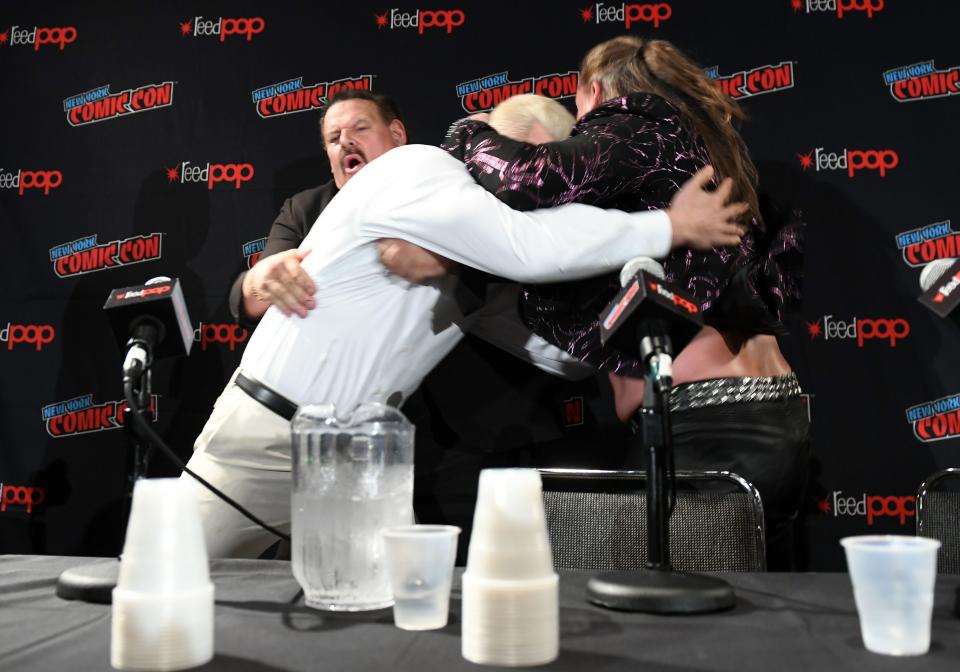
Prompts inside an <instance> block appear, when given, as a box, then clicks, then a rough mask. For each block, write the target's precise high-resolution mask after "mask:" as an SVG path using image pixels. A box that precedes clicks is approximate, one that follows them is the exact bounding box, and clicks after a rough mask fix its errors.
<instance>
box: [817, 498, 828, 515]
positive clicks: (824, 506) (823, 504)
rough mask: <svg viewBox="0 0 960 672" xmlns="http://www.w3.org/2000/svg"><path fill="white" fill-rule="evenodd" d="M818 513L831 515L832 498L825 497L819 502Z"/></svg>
mask: <svg viewBox="0 0 960 672" xmlns="http://www.w3.org/2000/svg"><path fill="white" fill-rule="evenodd" d="M817 511H819V512H820V513H830V498H829V497H824V498H823V499H818V500H817Z"/></svg>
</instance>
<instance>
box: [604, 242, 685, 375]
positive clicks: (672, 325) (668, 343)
mask: <svg viewBox="0 0 960 672" xmlns="http://www.w3.org/2000/svg"><path fill="white" fill-rule="evenodd" d="M663 276H664V272H663V267H662V266H661V265H660V264H658V263H657V262H656V261H654V260H653V259H651V258H649V257H636V258H634V259H631V260H630V261H628V262H627V263H626V264H625V265H624V267H623V269H622V270H621V271H620V284H621V286H622V289H621V290H620V292H619V293H617V295H616V296H615V297H614V298H613V300H612V301H611V302H610V303H609V304H608V305H607V307H606V308H605V309H604V311H603V312H602V313H601V314H600V343H601V344H602V345H608V344H613V345H615V346H618V347H620V349H624V350H627V351H629V350H631V349H633V348H635V347H636V346H637V344H638V341H639V345H640V356H641V358H642V359H643V361H644V362H645V363H647V364H648V366H651V368H652V372H653V375H654V379H655V380H656V381H657V382H658V384H659V385H661V386H663V387H664V389H666V388H669V387H670V385H671V384H672V382H673V372H672V362H673V352H674V346H676V352H679V351H680V350H682V349H683V348H684V347H686V345H687V343H689V342H690V341H692V340H693V337H694V336H696V335H697V333H698V332H699V331H700V330H701V329H702V328H703V318H702V316H701V314H700V306H699V305H698V304H697V302H696V301H694V299H693V298H692V297H690V296H688V295H686V294H685V293H684V292H683V291H681V290H680V289H678V288H676V287H674V286H672V285H669V284H667V283H665V282H664V281H663ZM626 325H632V326H633V327H634V328H633V329H625V328H624V327H625V326H626Z"/></svg>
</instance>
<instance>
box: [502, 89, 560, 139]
mask: <svg viewBox="0 0 960 672" xmlns="http://www.w3.org/2000/svg"><path fill="white" fill-rule="evenodd" d="M575 121H576V120H575V119H574V118H573V115H572V114H570V112H568V111H567V108H565V107H564V106H563V105H561V104H560V103H558V102H557V101H555V100H551V99H550V98H544V97H543V96H538V95H535V94H532V93H523V94H520V95H517V96H511V97H510V98H507V99H506V100H504V101H503V102H502V103H500V104H499V105H497V106H496V107H495V108H493V112H491V113H490V126H492V127H493V129H494V130H495V131H496V132H497V133H499V134H500V135H506V136H507V137H510V138H515V139H516V138H523V137H525V136H526V135H527V133H529V132H530V130H531V129H532V128H533V126H534V124H540V125H541V126H543V128H544V130H546V131H547V133H548V134H549V135H550V137H551V138H553V140H554V141H557V140H563V139H565V138H566V137H568V136H569V135H570V131H571V130H572V129H573V124H574V123H575Z"/></svg>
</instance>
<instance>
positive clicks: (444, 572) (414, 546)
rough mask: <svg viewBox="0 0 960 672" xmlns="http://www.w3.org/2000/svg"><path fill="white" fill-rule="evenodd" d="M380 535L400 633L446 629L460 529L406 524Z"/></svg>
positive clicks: (395, 618)
mask: <svg viewBox="0 0 960 672" xmlns="http://www.w3.org/2000/svg"><path fill="white" fill-rule="evenodd" d="M381 534H382V535H383V545H384V551H385V553H386V557H387V572H388V574H389V576H390V587H391V590H392V591H393V622H394V623H395V624H396V626H397V627H398V628H400V629H401V630H436V629H437V628H442V627H444V626H445V625H446V624H447V616H448V613H449V611H450V586H451V584H452V583H453V563H454V560H455V559H456V557H457V537H459V536H460V528H459V527H455V526H453V525H403V526H400V527H390V528H385V529H384V530H382V531H381Z"/></svg>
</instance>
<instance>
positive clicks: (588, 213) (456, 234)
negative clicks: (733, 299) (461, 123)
mask: <svg viewBox="0 0 960 672" xmlns="http://www.w3.org/2000/svg"><path fill="white" fill-rule="evenodd" d="M380 238H402V239H404V240H408V241H410V242H413V243H416V244H417V245H420V246H421V247H424V248H426V249H428V250H432V251H434V252H437V253H439V254H441V255H443V256H445V257H447V258H449V259H452V260H454V261H456V262H459V263H461V264H465V265H467V266H472V267H474V268H477V269H480V270H481V271H485V272H488V273H492V274H494V275H498V276H501V277H504V278H509V279H511V280H515V281H518V282H554V281H558V280H574V279H577V278H583V277H588V276H592V275H597V274H600V273H603V272H608V271H612V270H616V269H618V268H620V267H621V266H622V265H623V264H624V263H626V262H627V261H628V260H629V259H631V258H633V257H635V256H638V255H649V256H664V255H666V254H667V252H669V250H670V240H671V230H670V220H669V218H668V217H667V215H666V213H664V212H662V211H652V212H643V213H636V214H627V213H624V212H621V211H618V210H601V209H599V208H594V207H591V206H587V205H578V204H569V205H563V206H560V207H557V208H552V209H548V210H536V211H533V212H518V211H515V210H512V209H510V208H509V207H507V206H506V205H504V204H503V203H501V202H500V201H498V200H497V199H496V197H494V196H493V195H491V194H490V193H488V192H487V191H486V190H484V189H483V188H482V187H481V186H479V185H478V184H477V183H476V182H474V181H473V178H471V177H470V175H469V174H468V173H467V171H466V169H465V168H464V167H463V164H461V163H460V162H459V161H457V160H456V159H454V158H452V157H451V156H449V155H447V154H446V152H444V151H443V150H441V149H438V148H436V147H429V146H425V145H407V146H404V147H398V148H396V149H392V150H390V151H388V152H386V153H385V154H383V155H382V156H380V157H378V158H377V159H376V160H374V161H371V162H370V164H369V165H367V166H366V167H364V169H363V170H362V171H360V172H359V173H357V174H356V175H355V176H354V177H353V178H351V180H350V181H349V182H348V183H347V184H346V185H345V186H344V188H343V189H341V190H340V192H339V193H338V194H337V196H336V197H335V198H334V199H333V200H332V201H331V202H330V204H329V205H328V206H327V207H326V209H324V211H323V212H322V213H321V214H320V217H319V219H317V222H316V223H315V224H314V226H313V228H311V229H310V233H309V234H308V235H307V237H306V239H305V240H304V241H303V243H302V244H301V246H300V247H301V249H310V250H311V252H310V254H309V255H307V256H306V258H305V259H304V260H303V268H304V269H305V270H306V271H307V273H308V274H309V275H310V277H311V278H312V279H313V282H314V283H315V285H316V288H317V291H316V293H315V294H314V297H313V298H314V299H315V300H316V302H317V306H316V307H315V308H314V309H313V310H311V311H310V312H309V313H307V317H305V318H300V317H298V316H296V315H292V316H290V317H286V316H284V315H283V314H282V313H281V312H280V311H279V310H277V309H276V308H274V307H271V308H270V309H268V310H267V312H266V314H265V315H264V316H263V319H262V320H261V321H260V324H259V326H258V327H257V328H256V330H255V331H254V333H253V335H252V336H251V337H250V342H249V343H248V344H247V347H246V350H245V351H244V354H243V359H242V360H241V364H240V368H241V369H242V370H243V371H244V372H246V373H248V374H250V375H252V376H254V377H255V378H256V379H258V380H259V381H261V382H262V383H264V384H265V385H267V386H269V387H271V388H272V389H274V390H276V391H277V392H279V393H280V394H282V395H284V396H285V397H287V398H288V399H290V400H292V401H294V402H295V403H297V404H300V405H303V404H312V403H332V404H335V405H336V407H337V409H338V411H339V412H340V413H346V412H348V411H349V410H350V409H352V408H353V407H354V406H355V405H356V404H357V403H360V402H362V401H380V402H386V401H387V400H388V399H391V400H392V401H397V400H398V399H399V398H398V396H397V395H396V393H398V392H399V393H400V395H402V398H404V399H405V398H407V397H408V396H409V395H410V394H412V393H413V392H414V390H416V388H417V386H419V384H420V382H421V381H422V380H423V378H424V376H425V375H426V374H427V373H429V372H430V370H431V369H432V368H433V367H434V366H436V364H437V363H438V362H440V360H441V359H443V357H445V356H446V355H447V353H449V352H450V350H451V349H453V347H454V346H455V345H456V344H457V342H458V341H459V339H460V338H461V337H462V336H463V328H465V327H467V328H468V327H469V321H470V320H472V319H475V317H474V316H473V315H471V316H470V317H468V318H467V319H466V320H465V319H464V317H463V316H462V315H461V314H460V312H459V310H458V309H457V306H456V304H455V302H454V301H453V299H452V297H451V293H450V292H449V291H448V290H449V289H451V287H452V283H453V282H456V280H455V279H454V278H444V279H442V280H440V281H438V282H435V283H431V284H412V283H409V282H407V281H406V280H403V279H402V278H399V277H397V276H395V275H393V274H391V273H389V272H388V271H386V270H385V269H384V267H383V266H382V265H381V264H380V261H379V258H378V255H377V247H376V241H377V240H378V239H380ZM480 312H481V313H483V312H484V311H480ZM465 382H466V381H465Z"/></svg>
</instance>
